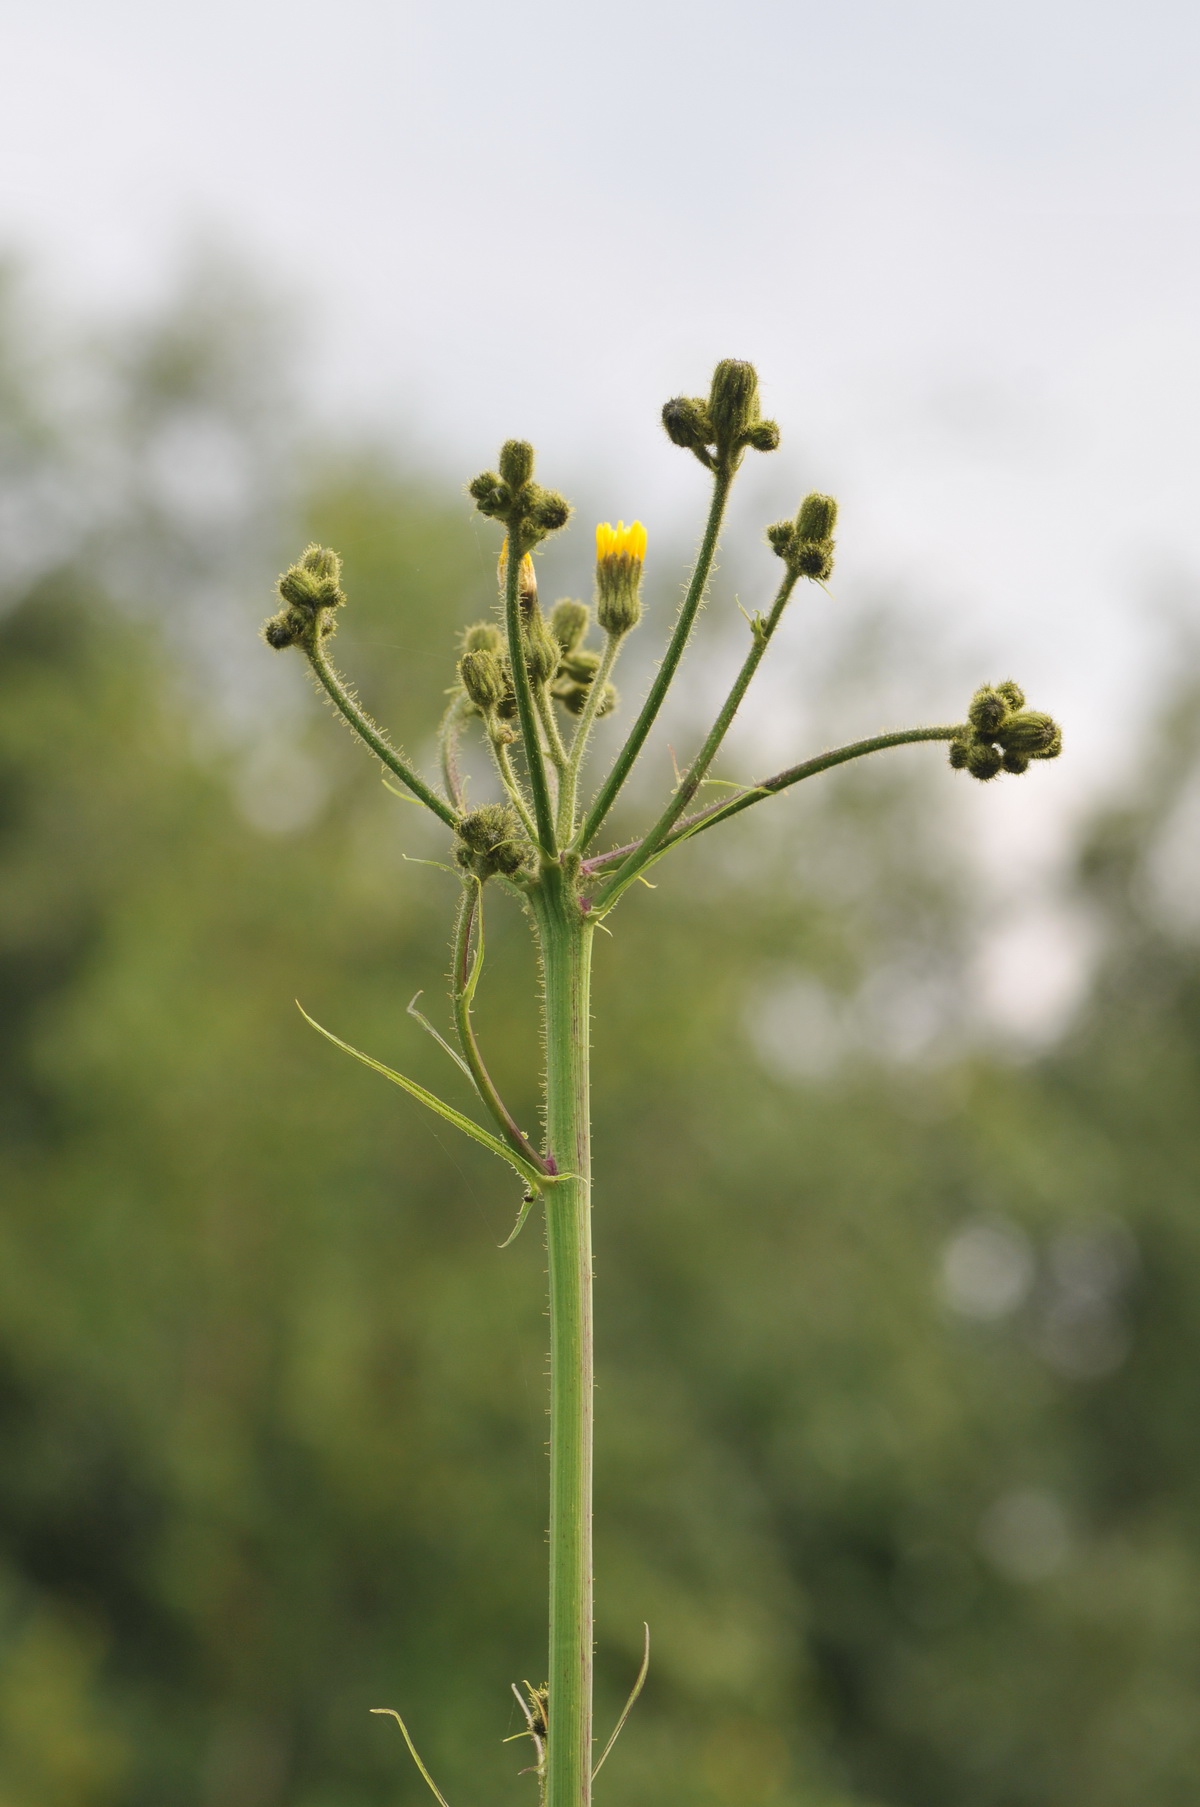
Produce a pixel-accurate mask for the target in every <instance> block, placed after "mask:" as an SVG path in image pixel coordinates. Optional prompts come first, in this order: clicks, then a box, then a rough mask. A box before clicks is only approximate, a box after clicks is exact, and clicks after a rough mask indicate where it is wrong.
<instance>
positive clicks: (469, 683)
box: [458, 646, 508, 715]
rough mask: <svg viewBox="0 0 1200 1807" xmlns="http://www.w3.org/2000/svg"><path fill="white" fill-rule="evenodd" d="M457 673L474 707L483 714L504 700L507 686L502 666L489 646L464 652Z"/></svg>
mask: <svg viewBox="0 0 1200 1807" xmlns="http://www.w3.org/2000/svg"><path fill="white" fill-rule="evenodd" d="M458 675H459V677H460V678H461V679H462V687H463V689H464V690H465V691H466V693H467V695H468V696H469V697H470V699H471V701H472V702H473V703H474V705H475V707H476V708H477V709H479V710H482V712H483V713H484V714H485V715H487V714H489V713H490V712H491V711H492V710H493V709H495V708H497V707H498V706H499V705H500V704H501V703H502V702H503V701H504V696H505V692H506V690H507V688H508V686H507V683H506V681H505V672H504V667H503V666H502V665H501V663H500V661H499V659H498V658H497V657H496V654H495V653H494V652H493V651H492V650H491V649H490V648H489V647H486V646H481V647H477V648H476V649H475V651H473V652H467V653H464V654H463V656H462V658H461V659H460V660H459V661H458Z"/></svg>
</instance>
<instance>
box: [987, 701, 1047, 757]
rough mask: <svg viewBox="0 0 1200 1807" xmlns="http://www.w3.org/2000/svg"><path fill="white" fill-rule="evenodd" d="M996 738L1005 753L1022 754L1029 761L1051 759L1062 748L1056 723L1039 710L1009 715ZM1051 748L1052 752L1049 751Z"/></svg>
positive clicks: (1028, 710)
mask: <svg viewBox="0 0 1200 1807" xmlns="http://www.w3.org/2000/svg"><path fill="white" fill-rule="evenodd" d="M996 738H997V740H998V741H999V742H1000V744H1001V746H1002V747H1003V748H1004V749H1005V751H1006V752H1009V753H1024V754H1025V755H1026V756H1027V757H1028V758H1029V759H1053V758H1054V757H1055V754H1056V753H1057V752H1058V751H1059V750H1060V749H1061V747H1062V733H1061V730H1060V729H1059V726H1058V723H1057V722H1056V721H1055V720H1054V719H1053V717H1052V716H1049V715H1045V714H1044V713H1043V712H1042V711H1041V710H1040V709H1027V710H1025V711H1024V713H1022V714H1020V715H1010V716H1009V718H1008V720H1007V721H1006V722H1005V723H1004V724H1003V726H1002V727H1001V728H1000V729H999V731H998V732H997V735H996ZM1052 747H1053V748H1054V752H1051V751H1050V749H1051V748H1052Z"/></svg>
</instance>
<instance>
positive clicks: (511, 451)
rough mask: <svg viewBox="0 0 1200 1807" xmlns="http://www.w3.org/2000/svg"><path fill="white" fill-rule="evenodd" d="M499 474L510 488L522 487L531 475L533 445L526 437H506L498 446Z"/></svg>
mask: <svg viewBox="0 0 1200 1807" xmlns="http://www.w3.org/2000/svg"><path fill="white" fill-rule="evenodd" d="M500 475H501V476H502V477H503V479H504V481H505V482H506V483H507V484H508V486H509V488H510V489H513V490H517V489H524V487H525V485H526V484H527V483H528V482H529V479H530V478H531V477H532V476H533V447H532V446H531V445H530V443H529V441H528V440H527V439H506V440H505V441H504V444H503V445H502V446H501V447H500Z"/></svg>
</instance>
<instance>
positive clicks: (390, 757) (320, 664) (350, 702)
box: [306, 645, 458, 828]
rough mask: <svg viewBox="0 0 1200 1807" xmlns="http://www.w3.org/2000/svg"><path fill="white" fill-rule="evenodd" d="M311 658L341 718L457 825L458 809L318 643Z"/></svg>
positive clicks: (403, 780) (444, 817)
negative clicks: (405, 754)
mask: <svg viewBox="0 0 1200 1807" xmlns="http://www.w3.org/2000/svg"><path fill="white" fill-rule="evenodd" d="M306 651H307V652H308V662H309V664H310V665H311V667H312V669H313V673H314V675H315V677H316V679H317V681H318V683H319V684H320V685H321V686H322V688H323V689H324V690H325V691H326V693H327V694H328V696H329V699H330V701H331V702H332V704H333V706H334V708H335V709H336V710H337V712H338V714H339V715H340V716H341V717H342V719H343V720H344V721H346V722H348V723H349V725H350V727H351V728H353V730H354V732H355V733H356V734H357V735H358V737H359V739H360V740H364V741H365V742H366V743H367V745H368V746H369V747H370V749H371V751H372V753H374V755H375V757H376V758H377V759H380V760H382V761H383V763H384V765H385V766H386V767H387V769H388V771H389V772H393V773H394V774H395V776H396V777H397V778H399V780H400V782H401V784H405V785H407V786H408V789H409V790H410V791H411V792H412V794H413V796H414V797H419V798H420V800H421V802H422V803H423V804H424V805H425V806H426V808H427V809H431V810H432V811H433V813H434V815H435V816H437V817H439V818H440V820H441V821H443V822H444V823H445V824H446V826H447V828H457V826H458V811H457V810H456V809H455V808H454V806H453V805H452V804H450V803H447V802H446V800H445V798H444V797H439V796H438V794H437V792H436V791H434V790H430V788H429V786H428V785H427V784H426V783H425V780H424V779H423V778H420V777H418V775H417V774H416V772H414V771H413V769H412V767H411V766H410V765H409V763H408V761H407V760H406V759H403V758H402V757H401V755H400V754H399V753H397V751H396V749H395V747H393V746H392V745H391V743H390V741H389V740H388V738H387V735H386V734H385V733H384V732H383V729H382V728H379V727H377V726H376V725H375V723H374V722H373V721H372V720H371V718H370V716H369V715H368V714H367V712H366V710H365V709H363V708H362V707H361V706H360V704H359V703H358V702H357V701H356V699H355V697H354V696H353V695H352V693H351V692H350V691H349V690H348V689H347V687H346V685H345V684H344V683H343V682H342V680H341V678H340V677H339V676H338V674H337V672H336V671H335V670H334V669H333V666H332V665H331V664H330V663H329V661H328V659H327V658H326V657H325V654H324V653H323V652H322V651H321V648H320V647H319V646H317V645H313V646H311V647H308V648H306Z"/></svg>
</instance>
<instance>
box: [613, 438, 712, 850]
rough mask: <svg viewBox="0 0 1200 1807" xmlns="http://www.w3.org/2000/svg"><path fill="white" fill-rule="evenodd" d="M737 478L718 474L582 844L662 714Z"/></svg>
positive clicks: (617, 791) (615, 792)
mask: <svg viewBox="0 0 1200 1807" xmlns="http://www.w3.org/2000/svg"><path fill="white" fill-rule="evenodd" d="M733 478H734V467H733V465H732V464H725V465H721V466H719V467H718V468H717V470H716V472H715V474H714V477H713V493H712V501H711V503H710V504H709V510H708V520H707V522H706V523H705V528H704V538H703V539H702V540H701V542H700V550H699V552H698V553H697V555H696V564H695V567H694V569H693V571H692V576H691V581H690V582H689V584H688V587H687V593H686V594H685V596H684V599H683V605H682V607H681V608H680V611H679V617H678V619H677V621H676V623H675V627H674V630H673V632H672V634H671V638H670V640H669V641H668V642H667V650H666V652H665V653H664V654H663V661H662V664H661V665H660V666H659V668H658V670H657V672H656V673H655V676H654V682H653V684H651V686H650V693H649V695H648V696H647V698H646V700H645V702H644V703H643V704H642V709H641V714H640V715H639V716H638V718H637V720H636V721H635V722H634V724H633V727H632V728H631V729H630V731H629V737H628V739H627V740H626V742H625V744H624V746H623V747H622V748H621V751H620V752H619V753H618V754H617V757H616V759H615V761H614V763H613V768H612V770H611V772H610V773H609V774H608V777H607V778H606V779H605V781H604V783H603V784H602V785H601V787H600V790H599V791H598V793H597V795H596V799H595V801H594V802H593V804H592V807H591V809H590V810H589V811H588V813H587V819H586V821H585V822H584V825H583V828H582V830H581V831H580V834H579V837H578V843H579V846H580V847H581V848H587V847H589V846H590V845H591V843H592V842H593V841H594V840H595V838H596V836H597V834H598V833H599V832H600V828H601V825H602V824H603V822H604V819H605V817H606V816H607V815H608V812H609V810H610V809H611V808H612V806H613V804H614V803H615V802H616V800H617V796H618V793H619V792H620V790H621V787H622V785H623V784H624V783H625V780H626V779H627V778H628V776H629V774H630V772H631V771H632V770H633V764H634V761H635V760H636V758H637V756H638V754H639V753H640V752H641V750H642V747H643V745H644V744H645V740H646V736H647V735H648V734H649V732H650V730H651V728H652V727H653V726H654V722H655V719H656V717H657V715H658V712H659V710H660V709H661V708H662V705H663V698H664V697H665V696H666V694H667V691H668V690H669V689H670V687H671V680H672V678H673V677H674V676H675V672H676V669H677V667H678V665H679V661H680V659H682V657H683V653H684V648H685V647H686V646H687V643H688V639H689V637H690V635H691V632H692V627H693V625H694V623H695V620H696V615H697V613H698V611H699V608H700V604H701V602H702V601H703V599H704V589H705V585H706V584H707V582H708V574H709V572H710V571H711V569H712V562H713V558H714V556H715V554H716V550H717V541H718V539H719V538H720V534H721V523H722V521H723V520H724V518H725V505H726V503H727V502H728V500H729V491H730V489H731V487H732V485H733Z"/></svg>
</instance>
